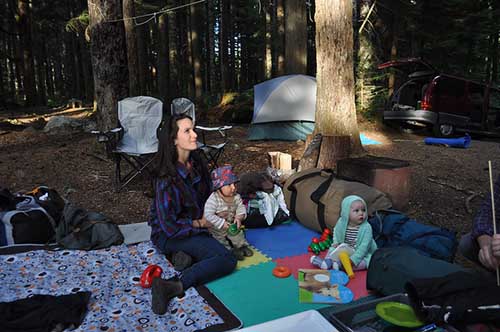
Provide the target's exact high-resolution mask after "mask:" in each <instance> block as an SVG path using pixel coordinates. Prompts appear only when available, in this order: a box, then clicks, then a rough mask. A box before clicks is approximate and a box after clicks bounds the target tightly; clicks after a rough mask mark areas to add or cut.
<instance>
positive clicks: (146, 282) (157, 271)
mask: <svg viewBox="0 0 500 332" xmlns="http://www.w3.org/2000/svg"><path fill="white" fill-rule="evenodd" d="M162 272H163V270H162V269H161V267H159V266H158V265H149V266H148V267H147V268H146V269H145V270H144V272H142V275H141V286H142V287H143V288H150V287H151V285H153V279H154V278H159V277H161V274H162Z"/></svg>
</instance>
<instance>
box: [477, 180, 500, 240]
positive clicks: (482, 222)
mask: <svg viewBox="0 0 500 332" xmlns="http://www.w3.org/2000/svg"><path fill="white" fill-rule="evenodd" d="M493 198H494V200H495V216H496V218H495V219H496V223H497V231H499V230H500V225H499V222H498V217H499V213H500V210H499V209H498V207H499V206H500V176H498V178H497V180H496V181H495V183H494V185H493ZM484 234H487V235H493V214H492V212H491V192H490V191H488V195H487V196H486V198H485V199H484V201H483V203H482V204H481V208H480V209H479V211H478V213H477V214H476V216H475V218H474V223H473V225H472V237H473V238H474V239H475V238H477V237H478V236H480V235H484Z"/></svg>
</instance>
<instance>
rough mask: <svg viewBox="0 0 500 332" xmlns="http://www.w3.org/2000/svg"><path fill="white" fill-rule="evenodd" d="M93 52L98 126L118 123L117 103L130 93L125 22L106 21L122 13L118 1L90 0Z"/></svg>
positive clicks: (108, 127)
mask: <svg viewBox="0 0 500 332" xmlns="http://www.w3.org/2000/svg"><path fill="white" fill-rule="evenodd" d="M88 2H89V4H88V5H89V16H90V24H89V30H90V43H91V44H90V55H91V59H92V68H93V73H94V91H95V98H96V100H95V101H96V106H97V112H98V113H97V114H98V127H99V129H100V130H109V129H112V128H114V127H115V126H116V125H117V124H118V114H117V103H118V101H119V100H121V99H123V98H125V97H127V96H128V66H127V55H126V43H125V28H124V26H123V22H121V21H118V22H106V21H111V20H116V19H118V18H120V16H121V12H122V11H121V8H120V1H119V0H88Z"/></svg>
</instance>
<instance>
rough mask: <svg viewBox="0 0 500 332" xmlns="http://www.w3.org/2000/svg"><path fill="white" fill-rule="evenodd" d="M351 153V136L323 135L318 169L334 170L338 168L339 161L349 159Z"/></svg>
mask: <svg viewBox="0 0 500 332" xmlns="http://www.w3.org/2000/svg"><path fill="white" fill-rule="evenodd" d="M350 153H351V137H350V136H325V135H323V138H322V140H321V148H320V151H319V158H318V164H317V167H318V168H330V169H334V168H336V166H337V161H338V160H341V159H345V158H349V155H350Z"/></svg>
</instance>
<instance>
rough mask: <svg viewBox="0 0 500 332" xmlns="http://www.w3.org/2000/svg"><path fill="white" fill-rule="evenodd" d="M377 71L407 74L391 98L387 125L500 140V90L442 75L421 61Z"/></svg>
mask: <svg viewBox="0 0 500 332" xmlns="http://www.w3.org/2000/svg"><path fill="white" fill-rule="evenodd" d="M378 68H379V69H384V68H397V69H402V70H404V71H405V73H408V74H407V75H408V76H407V78H406V79H405V80H404V81H403V82H402V84H401V85H400V86H399V87H396V88H395V90H394V93H393V94H392V95H391V96H390V97H389V100H388V102H387V105H386V108H385V110H384V121H385V122H389V123H390V122H395V123H398V124H406V125H411V126H425V127H428V128H430V129H432V130H433V133H434V135H435V136H440V137H447V136H453V135H454V134H456V133H458V132H469V133H480V134H485V135H492V136H500V89H498V88H496V87H492V86H491V85H487V84H484V83H479V82H474V81H471V80H468V79H465V78H461V77H457V76H452V75H447V74H443V73H440V72H439V71H437V70H436V69H435V68H434V67H432V66H431V65H430V64H428V63H426V62H425V61H423V60H422V59H418V58H409V59H401V60H396V61H390V62H386V63H383V64H381V65H379V66H378Z"/></svg>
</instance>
